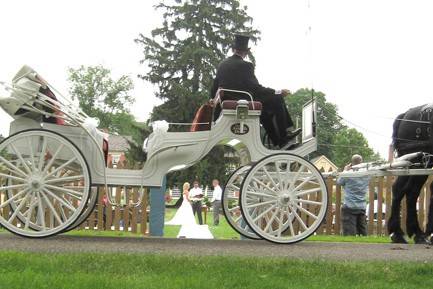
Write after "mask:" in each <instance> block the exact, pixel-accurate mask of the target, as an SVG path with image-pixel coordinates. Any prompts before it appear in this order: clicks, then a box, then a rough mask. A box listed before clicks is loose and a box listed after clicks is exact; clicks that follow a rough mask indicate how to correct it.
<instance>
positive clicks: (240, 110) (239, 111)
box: [236, 99, 248, 120]
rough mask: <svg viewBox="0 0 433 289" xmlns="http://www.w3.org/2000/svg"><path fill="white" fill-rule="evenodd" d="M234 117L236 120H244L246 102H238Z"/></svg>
mask: <svg viewBox="0 0 433 289" xmlns="http://www.w3.org/2000/svg"><path fill="white" fill-rule="evenodd" d="M236 117H237V119H238V120H245V119H247V117H248V101H246V100H244V99H241V100H238V105H237V107H236Z"/></svg>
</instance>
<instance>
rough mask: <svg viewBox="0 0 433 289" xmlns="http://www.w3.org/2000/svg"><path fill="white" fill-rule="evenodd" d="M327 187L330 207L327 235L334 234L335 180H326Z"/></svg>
mask: <svg viewBox="0 0 433 289" xmlns="http://www.w3.org/2000/svg"><path fill="white" fill-rule="evenodd" d="M326 187H327V188H328V190H327V191H328V207H327V209H326V210H327V212H328V213H327V214H326V235H331V234H332V219H333V218H332V193H333V190H334V178H333V177H331V176H330V177H328V179H327V180H326Z"/></svg>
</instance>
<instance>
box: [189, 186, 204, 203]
mask: <svg viewBox="0 0 433 289" xmlns="http://www.w3.org/2000/svg"><path fill="white" fill-rule="evenodd" d="M198 195H203V191H202V189H200V188H192V189H191V190H190V191H189V198H190V200H191V201H200V200H201V199H202V197H198V198H197V197H196V196H198Z"/></svg>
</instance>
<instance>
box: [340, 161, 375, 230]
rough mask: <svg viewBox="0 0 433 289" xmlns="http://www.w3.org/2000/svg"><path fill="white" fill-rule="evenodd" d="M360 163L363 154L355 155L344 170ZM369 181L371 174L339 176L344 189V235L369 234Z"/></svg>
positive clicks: (342, 213)
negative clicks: (366, 217)
mask: <svg viewBox="0 0 433 289" xmlns="http://www.w3.org/2000/svg"><path fill="white" fill-rule="evenodd" d="M360 163H362V156H360V155H353V156H352V161H351V163H350V164H348V165H347V166H345V167H344V170H345V171H348V170H351V169H352V166H355V165H359V164H360ZM369 183H370V177H369V176H366V177H357V178H351V177H339V178H338V179H337V184H338V185H341V186H342V187H343V189H344V204H343V207H342V208H341V215H342V223H343V235H344V236H350V235H360V236H367V222H366V219H365V209H366V206H367V202H366V196H367V192H368V185H369ZM372 201H373V200H372Z"/></svg>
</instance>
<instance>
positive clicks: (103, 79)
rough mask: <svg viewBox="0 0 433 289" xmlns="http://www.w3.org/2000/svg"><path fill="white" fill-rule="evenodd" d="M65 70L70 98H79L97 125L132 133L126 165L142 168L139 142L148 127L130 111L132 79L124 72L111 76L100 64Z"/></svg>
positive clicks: (121, 133)
mask: <svg viewBox="0 0 433 289" xmlns="http://www.w3.org/2000/svg"><path fill="white" fill-rule="evenodd" d="M68 72H69V77H68V80H69V82H70V89H69V92H70V94H71V96H72V99H74V100H75V99H76V100H78V103H79V105H80V107H81V109H82V110H83V111H84V112H85V113H86V114H88V115H89V116H91V117H95V118H98V119H99V127H100V128H104V129H108V131H109V132H110V133H111V134H119V135H127V136H132V139H133V141H132V142H130V141H128V142H129V145H130V149H129V151H128V152H126V157H127V160H128V166H129V167H135V168H139V167H141V166H142V162H143V160H144V154H143V151H142V144H143V141H144V139H145V138H146V137H147V136H148V135H149V133H150V129H149V127H148V125H147V123H140V122H137V121H136V120H135V118H134V116H133V115H131V114H130V112H129V108H130V107H131V105H132V104H133V103H134V101H135V99H134V97H133V96H132V95H131V91H132V89H133V83H132V80H131V78H130V77H128V76H126V75H123V76H121V77H119V78H118V79H113V78H112V76H111V72H110V70H109V69H107V68H104V67H102V66H88V67H85V66H80V67H79V68H78V69H73V68H70V69H69V70H68Z"/></svg>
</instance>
